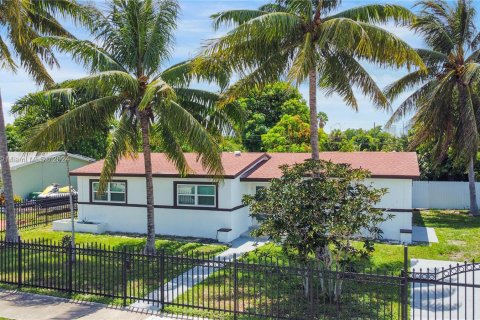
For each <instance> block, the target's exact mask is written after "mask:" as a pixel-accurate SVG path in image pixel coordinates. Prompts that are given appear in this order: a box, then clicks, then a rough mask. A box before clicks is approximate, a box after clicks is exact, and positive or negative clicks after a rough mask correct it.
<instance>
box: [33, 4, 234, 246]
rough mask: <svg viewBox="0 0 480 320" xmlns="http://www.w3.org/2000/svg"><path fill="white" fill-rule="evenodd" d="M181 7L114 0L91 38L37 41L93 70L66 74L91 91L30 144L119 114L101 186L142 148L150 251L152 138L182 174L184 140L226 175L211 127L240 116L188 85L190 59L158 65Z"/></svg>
mask: <svg viewBox="0 0 480 320" xmlns="http://www.w3.org/2000/svg"><path fill="white" fill-rule="evenodd" d="M177 14H178V4H177V2H176V1H174V0H145V1H142V0H114V1H113V2H112V3H111V5H110V8H109V10H108V11H107V12H106V13H105V15H104V14H101V13H97V17H96V18H95V19H96V21H97V24H98V27H97V28H96V29H95V30H94V35H95V41H94V42H91V41H80V40H75V39H71V38H65V37H44V38H41V39H38V40H37V43H39V44H42V45H46V46H49V47H55V48H57V49H58V50H59V51H61V52H68V53H70V54H72V56H73V57H74V58H75V59H76V60H77V61H78V62H81V63H83V64H84V65H85V66H86V67H87V68H89V69H90V71H91V75H90V76H87V77H84V78H81V79H77V80H72V81H67V82H66V83H64V84H63V87H71V88H75V89H76V90H83V91H85V96H90V97H92V98H91V99H90V100H89V101H87V102H85V103H84V104H82V105H80V106H77V107H76V108H74V109H73V110H71V111H70V112H68V113H66V114H64V115H62V116H60V117H58V118H56V119H53V120H52V121H50V122H48V123H46V124H44V125H41V126H39V127H38V128H36V129H35V130H34V131H35V132H34V134H33V135H32V139H31V142H30V144H31V145H36V146H42V147H44V148H49V147H53V148H55V147H58V144H59V143H60V142H62V141H63V140H64V136H63V135H64V134H65V132H68V133H69V134H70V135H80V136H81V135H82V134H85V133H86V132H88V130H89V129H90V128H95V127H98V126H103V125H104V124H105V123H107V122H109V121H110V120H111V119H112V118H114V117H115V116H118V117H119V120H118V125H117V126H116V128H115V130H114V132H113V133H112V138H111V143H110V145H109V147H108V150H107V155H106V158H105V162H104V165H103V169H102V173H101V177H100V184H101V186H100V189H101V191H103V188H104V187H105V185H106V182H107V181H109V180H110V178H111V177H112V176H113V175H114V174H115V169H116V165H117V163H118V161H119V159H120V158H122V157H124V156H134V155H135V153H136V152H137V151H138V150H139V149H141V151H142V152H143V155H144V167H145V176H146V179H145V182H146V192H147V244H146V247H145V250H146V251H147V252H153V251H154V250H155V223H154V193H153V179H152V161H151V145H150V144H151V139H155V140H157V141H159V143H160V144H161V146H162V149H163V150H164V151H165V153H166V155H167V157H168V158H169V159H170V160H171V161H172V162H173V163H174V164H175V165H176V167H177V168H178V170H179V172H180V173H181V174H183V175H185V174H188V173H189V172H191V169H190V168H189V166H188V163H187V162H186V159H185V157H184V155H183V152H182V146H184V145H188V146H189V147H190V148H191V149H192V150H193V151H194V152H196V153H198V155H199V159H200V161H201V163H202V165H203V166H204V167H205V168H206V169H207V170H208V171H209V172H210V173H212V174H214V175H221V174H222V172H223V168H222V164H221V159H220V153H219V148H218V144H217V141H216V140H215V136H214V135H212V134H211V133H214V134H217V135H218V134H220V133H223V132H224V131H225V130H227V129H231V128H232V127H233V123H232V122H231V119H232V117H233V116H234V115H235V113H234V112H231V111H230V110H227V109H223V110H217V109H216V101H217V99H218V95H217V94H214V93H211V92H207V91H203V90H199V89H192V88H190V87H189V82H190V81H191V79H192V73H191V71H192V69H193V65H192V64H191V63H189V62H185V63H180V64H177V65H175V66H173V67H171V68H168V69H166V70H161V66H162V64H163V63H165V62H166V61H167V59H168V58H169V57H170V49H171V46H172V40H173V30H174V29H175V27H176V18H177ZM96 43H98V45H97V44H96ZM203 78H206V79H208V76H205V77H203ZM232 110H233V109H232ZM217 111H218V112H217ZM230 116H232V117H230ZM206 128H208V129H206ZM139 141H141V143H140V145H141V148H140V146H139V143H138V142H139Z"/></svg>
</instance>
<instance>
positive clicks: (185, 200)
mask: <svg viewBox="0 0 480 320" xmlns="http://www.w3.org/2000/svg"><path fill="white" fill-rule="evenodd" d="M178 204H183V205H195V196H186V195H179V196H178Z"/></svg>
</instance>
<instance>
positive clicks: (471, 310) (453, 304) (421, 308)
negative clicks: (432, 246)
mask: <svg viewBox="0 0 480 320" xmlns="http://www.w3.org/2000/svg"><path fill="white" fill-rule="evenodd" d="M457 263H458V262H454V261H440V260H424V259H411V261H410V264H411V268H412V269H415V272H420V270H421V272H422V273H432V276H433V273H437V272H441V271H442V268H443V270H448V269H449V268H450V267H456V266H457ZM462 264H463V263H459V265H460V266H461V265H462ZM436 278H437V279H438V282H437V283H436V284H427V283H414V285H412V286H411V306H412V308H411V316H412V319H458V320H461V319H472V320H473V319H479V318H480V306H479V305H478V298H479V297H480V288H466V287H465V286H461V284H462V283H466V284H470V285H471V284H473V283H475V284H478V283H479V279H480V270H479V271H468V272H467V273H460V274H456V275H452V276H448V277H445V278H444V279H443V280H442V277H441V276H440V275H438V276H437V277H436ZM457 283H458V284H460V285H459V286H457Z"/></svg>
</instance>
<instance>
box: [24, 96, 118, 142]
mask: <svg viewBox="0 0 480 320" xmlns="http://www.w3.org/2000/svg"><path fill="white" fill-rule="evenodd" d="M120 100H121V99H120V98H119V97H117V96H108V97H103V98H99V99H95V100H92V101H89V102H87V103H85V104H83V105H80V106H78V107H76V108H74V109H72V110H70V111H69V112H67V113H64V114H63V115H61V116H59V117H57V118H54V119H52V120H50V121H48V122H46V123H44V124H41V125H39V126H37V127H35V128H32V131H31V135H30V139H29V141H28V143H27V144H26V145H25V150H26V151H29V150H55V149H57V148H59V147H60V146H61V145H62V144H63V142H64V141H65V139H67V138H68V137H69V136H81V135H83V134H84V133H85V132H88V130H90V129H96V128H98V127H99V126H103V125H104V124H105V123H108V121H109V120H110V119H111V118H112V117H113V115H114V113H115V111H116V110H117V108H118V104H119V103H120Z"/></svg>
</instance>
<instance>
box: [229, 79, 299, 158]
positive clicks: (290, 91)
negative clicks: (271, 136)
mask: <svg viewBox="0 0 480 320" xmlns="http://www.w3.org/2000/svg"><path fill="white" fill-rule="evenodd" d="M287 102H288V104H287ZM235 103H237V104H239V105H240V106H241V107H242V108H243V109H244V110H245V112H246V114H247V115H246V116H247V120H246V122H245V125H244V128H243V130H242V141H243V145H244V146H245V149H246V150H248V151H262V150H263V149H264V148H263V145H262V139H261V137H262V135H263V134H265V133H267V132H268V130H269V129H270V128H272V127H273V126H274V125H275V124H277V122H278V121H280V118H281V117H282V116H283V115H284V114H291V115H294V114H296V113H297V112H301V113H302V114H303V113H304V112H305V111H304V110H306V111H307V114H308V109H307V107H306V105H305V102H304V101H303V98H302V95H301V94H300V92H299V91H298V89H297V88H295V87H293V86H291V85H290V84H288V83H285V82H275V83H273V84H268V85H266V86H265V87H264V88H263V89H261V90H260V89H258V88H254V89H253V90H250V91H249V92H248V94H247V95H246V97H242V98H239V99H237V100H236V101H235Z"/></svg>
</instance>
